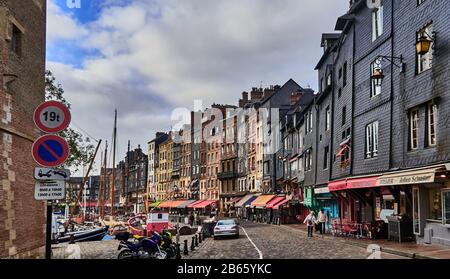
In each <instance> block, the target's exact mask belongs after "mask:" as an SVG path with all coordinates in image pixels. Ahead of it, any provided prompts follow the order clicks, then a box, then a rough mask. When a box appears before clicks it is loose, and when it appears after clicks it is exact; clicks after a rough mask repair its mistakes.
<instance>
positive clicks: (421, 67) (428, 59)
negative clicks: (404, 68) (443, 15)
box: [416, 24, 434, 74]
mask: <svg viewBox="0 0 450 279" xmlns="http://www.w3.org/2000/svg"><path fill="white" fill-rule="evenodd" d="M432 34H433V25H432V24H429V25H428V26H426V27H425V28H423V29H422V30H420V31H419V32H418V33H417V36H416V37H417V40H419V39H420V38H422V37H423V36H425V37H426V38H428V39H429V40H432V39H433V38H432V37H431V36H432ZM433 49H434V42H431V45H430V50H429V51H428V52H427V53H425V54H423V55H420V54H416V61H417V73H418V74H420V73H422V72H423V71H426V70H428V69H430V68H431V67H432V66H433Z"/></svg>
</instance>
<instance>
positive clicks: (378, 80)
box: [370, 55, 405, 86]
mask: <svg viewBox="0 0 450 279" xmlns="http://www.w3.org/2000/svg"><path fill="white" fill-rule="evenodd" d="M384 60H387V61H389V62H391V63H392V65H394V66H395V67H397V68H399V69H400V72H402V73H403V72H404V71H405V63H403V56H402V55H400V57H395V56H383V55H379V56H377V58H376V59H375V64H376V65H377V66H376V68H375V70H374V72H373V74H372V76H371V77H370V78H371V79H372V80H374V81H375V85H377V86H381V84H382V83H383V79H384V77H385V75H384V74H383V70H382V69H381V62H383V61H384ZM395 60H398V61H400V64H397V63H395Z"/></svg>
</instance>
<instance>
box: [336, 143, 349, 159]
mask: <svg viewBox="0 0 450 279" xmlns="http://www.w3.org/2000/svg"><path fill="white" fill-rule="evenodd" d="M347 148H349V147H348V145H347V144H344V145H343V146H342V148H341V150H339V152H338V153H337V154H336V157H341V156H343V155H344V153H345V151H346V150H347Z"/></svg>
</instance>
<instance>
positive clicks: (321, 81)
mask: <svg viewBox="0 0 450 279" xmlns="http://www.w3.org/2000/svg"><path fill="white" fill-rule="evenodd" d="M324 90H325V81H324V80H323V78H321V79H320V92H323V91H324Z"/></svg>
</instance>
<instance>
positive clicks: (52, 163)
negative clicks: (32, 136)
mask: <svg viewBox="0 0 450 279" xmlns="http://www.w3.org/2000/svg"><path fill="white" fill-rule="evenodd" d="M68 157H69V145H68V144H67V142H66V141H65V140H64V139H63V138H62V137H60V136H56V135H46V136H42V137H40V138H38V139H37V140H36V141H35V142H34V144H33V158H34V160H35V161H36V163H38V164H39V165H41V166H43V167H57V166H60V165H62V164H64V162H65V161H66V160H67V158H68Z"/></svg>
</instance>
